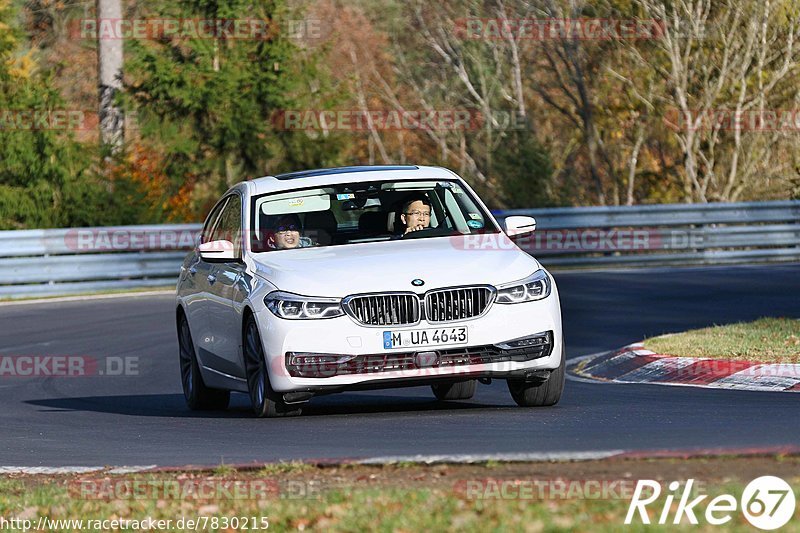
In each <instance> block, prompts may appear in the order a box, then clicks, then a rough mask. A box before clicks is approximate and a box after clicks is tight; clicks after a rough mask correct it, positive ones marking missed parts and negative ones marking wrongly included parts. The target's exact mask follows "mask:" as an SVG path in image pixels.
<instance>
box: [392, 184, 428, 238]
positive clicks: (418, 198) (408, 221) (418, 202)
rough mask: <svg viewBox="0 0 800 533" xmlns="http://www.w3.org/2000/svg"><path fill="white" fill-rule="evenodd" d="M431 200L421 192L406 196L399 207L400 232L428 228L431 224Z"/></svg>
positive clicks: (405, 232) (404, 232)
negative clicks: (401, 230)
mask: <svg viewBox="0 0 800 533" xmlns="http://www.w3.org/2000/svg"><path fill="white" fill-rule="evenodd" d="M431 210H432V207H431V201H430V200H429V199H428V196H427V195H425V194H423V193H413V194H411V195H410V196H408V197H407V198H406V199H405V201H404V202H403V205H402V207H401V208H400V222H401V223H402V224H403V226H402V228H401V229H403V232H402V234H403V235H405V234H407V233H410V232H412V231H419V230H421V229H426V228H429V227H430V225H431Z"/></svg>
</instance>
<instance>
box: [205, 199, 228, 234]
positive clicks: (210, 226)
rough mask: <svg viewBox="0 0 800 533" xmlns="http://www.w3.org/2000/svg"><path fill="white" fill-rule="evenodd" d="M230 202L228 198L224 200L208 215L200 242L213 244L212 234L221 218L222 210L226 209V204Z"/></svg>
mask: <svg viewBox="0 0 800 533" xmlns="http://www.w3.org/2000/svg"><path fill="white" fill-rule="evenodd" d="M227 202H228V199H227V198H223V199H222V200H220V201H219V202H217V205H215V206H214V208H213V209H211V213H209V214H208V217H207V218H206V222H205V224H203V233H201V235H200V242H211V241H212V240H213V239H212V238H211V232H212V231H213V230H214V226H215V225H216V223H217V219H218V218H219V214H220V212H221V211H222V208H223V207H225V204H226V203H227Z"/></svg>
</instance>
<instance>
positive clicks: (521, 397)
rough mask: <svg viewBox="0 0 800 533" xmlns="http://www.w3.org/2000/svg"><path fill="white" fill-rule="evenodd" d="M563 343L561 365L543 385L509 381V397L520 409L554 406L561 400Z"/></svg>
mask: <svg viewBox="0 0 800 533" xmlns="http://www.w3.org/2000/svg"><path fill="white" fill-rule="evenodd" d="M565 355H566V354H565V352H564V343H563V342H562V343H561V364H560V365H558V368H556V369H555V370H552V371H551V372H550V377H548V378H547V381H545V382H544V383H526V382H525V381H524V380H521V379H509V380H507V383H508V390H509V392H511V397H512V398H514V401H515V402H517V405H519V406H521V407H546V406H550V405H555V404H557V403H558V401H559V400H560V399H561V393H562V392H563V391H564V378H565V376H566V362H565V359H566V357H565Z"/></svg>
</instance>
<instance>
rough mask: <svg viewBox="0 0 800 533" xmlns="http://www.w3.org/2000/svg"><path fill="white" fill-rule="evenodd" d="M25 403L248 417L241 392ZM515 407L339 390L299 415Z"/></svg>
mask: <svg viewBox="0 0 800 533" xmlns="http://www.w3.org/2000/svg"><path fill="white" fill-rule="evenodd" d="M25 403H27V404H30V405H35V406H38V407H41V408H42V409H40V410H39V412H62V411H81V412H97V413H110V414H118V415H128V416H154V417H181V418H252V414H251V410H250V404H249V400H248V398H247V396H246V395H245V394H232V395H231V404H230V407H229V408H228V409H227V410H224V411H190V410H189V408H187V407H186V403H185V401H184V398H183V395H182V394H132V395H113V396H80V397H74V398H47V399H41V400H28V401H26V402H25ZM515 408H516V407H515V406H512V405H497V404H494V403H483V402H479V401H476V400H471V401H457V402H456V401H451V402H444V401H437V400H434V399H432V398H425V397H414V396H413V395H409V396H401V395H378V394H357V393H341V394H335V395H330V396H321V397H318V398H314V399H312V400H311V402H309V403H308V404H306V405H305V406H304V407H303V417H306V416H332V415H352V414H381V413H399V412H409V413H422V412H428V411H432V412H441V411H475V410H483V409H491V410H496V409H515Z"/></svg>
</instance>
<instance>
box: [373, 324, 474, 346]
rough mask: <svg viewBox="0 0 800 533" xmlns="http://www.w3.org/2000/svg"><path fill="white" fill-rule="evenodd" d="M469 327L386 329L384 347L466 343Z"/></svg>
mask: <svg viewBox="0 0 800 533" xmlns="http://www.w3.org/2000/svg"><path fill="white" fill-rule="evenodd" d="M466 343H467V328H466V327H457V328H436V329H412V330H406V331H384V332H383V347H384V348H386V349H391V348H416V347H418V346H438V345H440V344H466Z"/></svg>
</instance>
